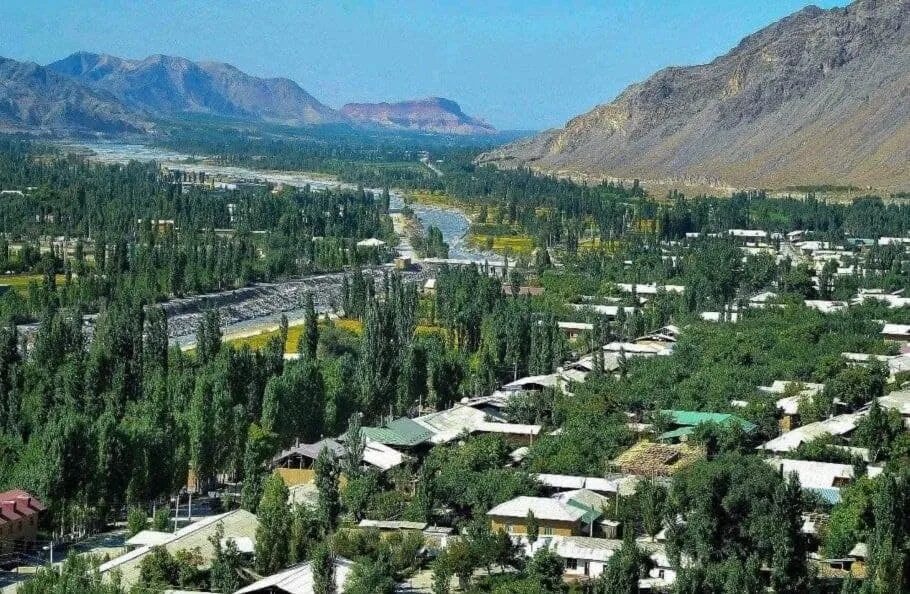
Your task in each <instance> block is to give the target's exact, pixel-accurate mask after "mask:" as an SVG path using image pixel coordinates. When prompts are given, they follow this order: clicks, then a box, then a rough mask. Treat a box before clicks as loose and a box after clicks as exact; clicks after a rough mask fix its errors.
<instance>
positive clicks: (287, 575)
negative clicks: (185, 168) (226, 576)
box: [235, 557, 354, 594]
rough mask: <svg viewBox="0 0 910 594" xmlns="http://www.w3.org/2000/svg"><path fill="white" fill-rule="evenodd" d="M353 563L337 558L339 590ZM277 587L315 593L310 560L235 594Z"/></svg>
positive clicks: (302, 593)
mask: <svg viewBox="0 0 910 594" xmlns="http://www.w3.org/2000/svg"><path fill="white" fill-rule="evenodd" d="M353 565H354V563H353V562H352V561H349V560H347V559H345V558H343V557H337V558H336V559H335V575H334V578H335V588H336V589H337V590H338V591H339V592H341V591H343V589H344V585H345V583H346V582H347V580H348V575H349V574H350V573H351V569H352V567H353ZM276 589H279V590H281V591H283V592H287V593H288V594H313V568H312V566H311V564H310V562H309V561H307V562H306V563H301V564H299V565H295V566H293V567H290V568H288V569H285V570H284V571H280V572H278V573H276V574H273V575H270V576H268V577H266V578H263V579H261V580H259V581H258V582H254V583H252V584H250V585H249V586H247V587H246V588H241V589H239V590H237V592H236V593H235V594H248V593H250V592H272V591H274V590H276Z"/></svg>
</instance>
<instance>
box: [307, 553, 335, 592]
mask: <svg viewBox="0 0 910 594" xmlns="http://www.w3.org/2000/svg"><path fill="white" fill-rule="evenodd" d="M310 564H311V566H312V568H313V593H314V594H334V592H335V591H336V590H335V556H334V555H333V554H332V549H331V548H330V547H329V545H328V544H327V543H321V544H319V545H318V546H316V547H315V548H314V549H313V552H312V553H311V555H310Z"/></svg>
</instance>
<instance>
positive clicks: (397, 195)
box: [64, 142, 493, 260]
mask: <svg viewBox="0 0 910 594" xmlns="http://www.w3.org/2000/svg"><path fill="white" fill-rule="evenodd" d="M64 148H65V149H69V150H74V151H79V152H87V153H90V158H92V159H94V160H96V161H100V162H103V163H127V162H129V161H131V160H135V161H157V162H159V163H160V164H161V165H164V166H165V167H169V168H172V169H182V170H184V171H199V172H203V173H205V174H206V175H216V176H222V177H228V178H233V179H241V180H264V181H269V182H272V183H281V184H285V185H290V186H296V187H301V188H302V187H304V186H306V185H309V186H310V187H311V188H313V189H317V190H318V189H327V188H339V187H341V188H353V187H354V186H353V185H351V184H348V183H345V182H342V181H339V180H337V179H335V178H333V177H331V176H327V175H321V174H315V173H309V172H305V171H270V170H260V169H251V168H247V167H236V166H228V165H218V164H215V163H212V162H210V161H207V160H204V159H199V158H198V157H193V156H192V155H187V154H183V153H180V152H177V151H172V150H168V149H164V148H159V147H153V146H147V145H142V144H125V143H114V142H86V143H71V144H66V145H64ZM373 191H374V192H375V193H377V194H378V193H379V190H375V189H374V190H373ZM389 198H390V200H389V202H390V206H391V208H393V209H400V208H402V207H403V206H404V195H403V194H402V192H401V191H400V190H396V189H392V190H390V192H389ZM410 206H411V210H412V211H414V214H415V216H416V217H417V219H418V220H419V221H420V224H421V226H422V227H423V229H424V231H426V229H427V228H428V227H429V226H431V225H433V226H435V227H438V228H439V230H440V231H442V237H443V239H444V240H445V241H446V243H448V244H449V257H451V258H463V259H472V260H484V259H488V258H492V257H493V255H492V254H490V253H486V252H483V251H480V250H475V249H473V248H471V247H470V246H468V245H467V242H466V241H465V239H466V237H467V234H468V230H469V227H470V221H469V220H468V217H467V216H466V215H465V213H464V212H463V211H461V210H459V209H457V208H443V207H438V206H429V205H424V204H416V203H415V204H411V205H410Z"/></svg>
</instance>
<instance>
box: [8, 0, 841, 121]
mask: <svg viewBox="0 0 910 594" xmlns="http://www.w3.org/2000/svg"><path fill="white" fill-rule="evenodd" d="M845 3H846V2H845V0H819V1H817V2H815V4H817V5H819V6H821V7H822V8H830V7H832V6H843V5H844V4H845ZM806 5H807V2H806V1H805V0H739V1H733V0H601V1H600V2H595V1H572V0H563V1H561V2H557V1H544V0H514V1H513V0H475V1H461V0H446V1H431V0H385V1H375V2H374V1H371V0H359V1H347V0H335V1H328V0H327V1H325V2H317V1H311V0H285V1H271V0H262V1H257V2H252V1H240V0H222V1H218V0H207V1H203V0H183V1H180V2H178V1H171V0H147V1H144V2H135V1H132V2H130V1H125V0H71V1H63V0H3V1H0V56H4V57H7V58H13V59H16V60H29V61H33V62H37V63H39V64H47V63H49V62H52V61H54V60H56V59H59V58H62V57H65V56H67V55H69V54H71V53H73V52H75V51H80V50H85V51H93V52H99V53H109V54H114V55H118V56H121V57H126V58H142V57H145V56H147V55H151V54H170V55H179V56H184V57H187V58H190V59H192V60H217V61H223V62H228V63H231V64H233V65H235V66H237V67H238V68H240V69H241V70H244V71H246V72H248V73H249V74H252V75H256V76H285V77H288V78H291V79H293V80H295V81H297V82H298V83H299V84H300V85H301V86H302V87H303V88H304V89H306V90H307V91H309V92H310V93H311V94H312V95H314V96H315V97H316V98H317V99H319V100H320V101H322V102H323V103H325V104H327V105H329V106H331V107H335V108H338V107H341V106H342V105H343V104H344V103H348V102H352V101H358V102H363V101H367V102H372V101H397V100H402V99H413V98H420V97H428V96H440V97H447V98H450V99H454V100H455V101H457V102H459V103H460V104H461V106H462V108H463V110H464V111H465V112H466V113H468V114H470V115H474V116H478V117H482V118H484V119H486V120H487V121H489V122H490V123H492V124H493V125H494V126H496V127H498V128H500V129H503V130H540V129H544V128H550V127H556V126H562V125H563V124H564V123H565V122H566V121H567V120H568V119H569V118H571V117H573V116H575V115H578V114H580V113H583V112H585V111H587V110H589V109H591V108H592V107H594V106H595V105H598V104H600V103H605V102H607V101H609V100H611V99H612V98H614V97H615V96H616V95H617V94H619V93H620V92H621V91H622V90H623V89H624V88H625V87H626V86H627V85H629V84H630V83H633V82H636V81H639V80H642V79H645V78H647V77H648V76H649V75H650V74H651V73H653V72H654V71H656V70H658V69H660V68H663V67H665V66H671V65H677V66H681V65H688V64H699V63H705V62H709V61H710V60H711V59H713V58H714V57H716V56H718V55H720V54H723V53H725V52H726V51H728V50H729V49H731V48H732V47H734V46H735V45H736V44H737V43H738V42H739V40H740V39H741V38H742V37H744V36H746V35H748V34H749V33H752V32H754V31H756V30H758V29H760V28H762V27H764V26H765V25H768V24H770V23H772V22H774V21H776V20H778V19H780V18H782V17H784V16H786V15H788V14H790V13H792V12H795V11H797V10H799V9H800V8H802V7H804V6H806Z"/></svg>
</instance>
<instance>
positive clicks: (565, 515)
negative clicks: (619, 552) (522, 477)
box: [487, 497, 600, 537]
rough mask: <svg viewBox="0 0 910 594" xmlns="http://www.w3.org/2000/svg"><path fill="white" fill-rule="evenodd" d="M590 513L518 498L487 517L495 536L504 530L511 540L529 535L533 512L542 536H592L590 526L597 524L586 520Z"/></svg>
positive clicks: (541, 499)
mask: <svg viewBox="0 0 910 594" xmlns="http://www.w3.org/2000/svg"><path fill="white" fill-rule="evenodd" d="M590 511H591V510H588V509H584V508H582V507H580V506H579V507H576V506H574V505H569V504H566V503H563V502H561V501H557V500H556V499H550V498H547V497H516V498H515V499H511V500H509V501H506V502H505V503H501V504H499V505H497V506H496V507H494V508H493V509H491V510H490V511H488V512H487V517H489V518H490V529H491V530H492V531H493V532H497V531H499V530H503V531H504V532H506V533H507V534H509V535H510V536H516V537H521V536H525V535H527V533H528V515H529V512H530V513H532V514H534V518H535V520H536V521H537V524H538V527H539V532H538V534H539V535H540V536H573V535H581V534H587V533H588V532H589V528H588V524H590V522H591V521H593V520H591V519H590V518H588V517H586V516H588V515H590ZM596 515H597V516H598V517H599V516H600V514H599V513H597V514H596ZM586 520H587V523H586V522H585V521H586Z"/></svg>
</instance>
